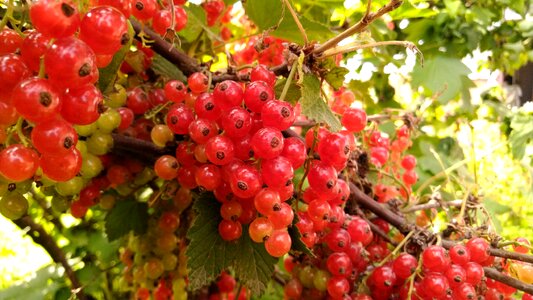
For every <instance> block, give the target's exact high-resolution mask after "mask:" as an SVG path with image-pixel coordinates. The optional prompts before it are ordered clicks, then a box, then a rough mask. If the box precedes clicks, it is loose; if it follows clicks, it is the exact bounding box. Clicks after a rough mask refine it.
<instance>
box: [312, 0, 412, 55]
mask: <svg viewBox="0 0 533 300" xmlns="http://www.w3.org/2000/svg"><path fill="white" fill-rule="evenodd" d="M368 1H369V3H370V1H371V0H368ZM402 2H403V0H390V1H389V3H387V4H386V5H385V6H382V7H381V8H380V9H379V10H378V11H376V12H375V13H372V12H370V9H369V5H368V4H367V10H366V13H365V15H364V16H363V17H362V18H361V20H359V22H357V23H356V24H355V25H353V26H352V27H350V28H348V29H346V30H345V31H343V32H341V33H340V34H339V35H337V36H336V37H334V38H331V39H329V40H328V41H326V42H325V43H324V44H322V45H320V47H318V48H316V49H315V50H313V53H315V54H321V53H323V52H324V51H326V50H327V49H329V48H331V47H334V46H336V45H337V44H338V43H339V42H340V41H342V40H344V39H345V38H347V37H349V36H351V35H354V34H356V33H359V32H361V31H363V30H365V28H366V27H368V25H370V23H372V22H374V21H375V20H376V19H377V18H379V17H381V16H383V15H384V14H386V13H388V12H391V11H393V10H395V9H396V8H398V7H399V6H400V5H401V4H402Z"/></svg>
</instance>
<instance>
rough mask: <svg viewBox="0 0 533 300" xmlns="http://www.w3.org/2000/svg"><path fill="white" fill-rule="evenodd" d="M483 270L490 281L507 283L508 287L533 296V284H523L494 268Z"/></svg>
mask: <svg viewBox="0 0 533 300" xmlns="http://www.w3.org/2000/svg"><path fill="white" fill-rule="evenodd" d="M483 270H484V271H485V276H487V277H488V278H490V279H493V280H496V281H499V282H501V283H505V284H506V285H508V286H512V287H514V288H515V289H517V290H521V291H523V292H526V293H528V294H533V284H527V283H525V282H522V281H520V280H518V279H516V278H513V277H511V276H508V275H505V274H503V273H501V272H499V271H498V270H496V269H494V268H488V267H484V268H483Z"/></svg>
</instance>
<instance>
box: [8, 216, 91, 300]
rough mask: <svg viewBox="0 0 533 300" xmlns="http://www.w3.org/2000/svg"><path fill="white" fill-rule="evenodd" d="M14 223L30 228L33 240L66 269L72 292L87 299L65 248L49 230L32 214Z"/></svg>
mask: <svg viewBox="0 0 533 300" xmlns="http://www.w3.org/2000/svg"><path fill="white" fill-rule="evenodd" d="M13 223H15V224H16V225H17V226H18V227H19V228H20V229H22V230H26V228H28V232H27V234H28V235H29V236H30V237H31V238H32V239H33V241H34V242H35V243H37V244H39V245H41V246H42V247H43V248H44V250H46V252H48V254H49V255H50V257H51V258H52V260H53V261H54V262H56V263H59V264H61V265H62V266H63V268H64V269H65V274H67V277H68V278H69V280H70V283H71V285H72V290H71V291H72V293H73V294H76V296H77V297H78V299H81V300H84V299H86V297H85V294H84V293H83V291H82V286H81V284H80V281H79V280H78V277H77V276H76V273H75V272H74V270H73V269H72V267H71V266H70V265H69V263H68V262H67V258H66V257H65V253H64V252H63V250H61V248H59V246H58V245H57V244H56V242H55V241H54V239H53V238H52V237H51V236H50V235H49V234H48V232H46V230H44V228H43V227H42V226H41V225H39V224H37V223H35V222H34V221H33V219H32V218H31V217H30V216H25V217H22V218H20V219H18V220H14V221H13Z"/></svg>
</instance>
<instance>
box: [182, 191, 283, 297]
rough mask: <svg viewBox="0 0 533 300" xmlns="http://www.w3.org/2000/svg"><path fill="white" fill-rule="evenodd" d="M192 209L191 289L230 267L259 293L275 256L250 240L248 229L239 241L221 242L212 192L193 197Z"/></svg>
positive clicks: (189, 261)
mask: <svg viewBox="0 0 533 300" xmlns="http://www.w3.org/2000/svg"><path fill="white" fill-rule="evenodd" d="M193 209H194V211H195V212H196V213H197V215H196V217H195V219H194V221H193V223H192V226H191V228H190V229H189V231H188V232H187V238H188V239H189V241H190V243H189V245H188V246H187V259H188V260H187V267H188V268H189V286H190V288H191V289H192V290H197V289H199V288H201V287H203V286H205V285H208V284H210V283H211V282H213V280H215V279H216V277H217V276H218V275H219V274H220V272H221V271H222V270H225V269H228V268H232V269H233V270H234V271H235V275H236V277H237V278H238V279H239V280H240V282H242V284H243V285H244V286H246V287H247V288H248V289H249V290H250V291H251V292H252V294H254V295H259V294H261V293H262V292H263V291H264V290H265V289H266V286H267V282H268V281H269V280H270V277H271V275H272V273H273V272H274V264H275V263H276V262H277V259H275V258H273V257H272V256H270V255H269V254H268V253H267V252H266V250H265V247H264V245H263V244H258V243H254V242H253V241H252V240H251V239H250V237H249V236H248V234H247V232H248V230H247V228H243V235H242V237H241V238H240V239H239V240H237V241H233V242H226V241H224V240H223V239H222V238H221V237H220V234H219V233H218V224H219V223H220V221H221V217H220V213H219V210H220V203H219V202H218V201H217V200H216V199H215V198H214V197H213V195H212V194H210V193H204V194H202V195H201V196H200V197H198V198H197V199H195V201H194V204H193Z"/></svg>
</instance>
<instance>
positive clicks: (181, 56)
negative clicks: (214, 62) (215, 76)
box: [130, 18, 202, 76]
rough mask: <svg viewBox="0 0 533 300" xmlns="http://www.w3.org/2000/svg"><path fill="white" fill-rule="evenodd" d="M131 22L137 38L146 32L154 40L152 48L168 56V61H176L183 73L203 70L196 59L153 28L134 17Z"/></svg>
mask: <svg viewBox="0 0 533 300" xmlns="http://www.w3.org/2000/svg"><path fill="white" fill-rule="evenodd" d="M130 22H131V25H132V26H133V29H134V30H135V33H136V37H137V39H139V40H140V35H139V34H140V33H141V32H144V34H145V35H147V36H148V38H149V39H150V40H152V41H153V43H152V44H151V47H152V49H153V50H154V51H155V52H157V53H158V54H159V55H161V56H163V57H164V58H166V59H167V60H168V61H170V62H172V63H174V64H175V65H176V66H177V67H178V68H179V69H180V70H181V71H182V72H183V74H185V76H189V75H191V74H192V73H195V72H200V71H202V67H201V66H200V65H199V64H198V61H197V60H196V59H194V58H192V57H189V56H188V55H187V54H185V53H183V52H180V51H179V50H178V49H176V48H175V47H173V46H172V44H170V43H169V42H167V41H165V40H164V39H163V38H162V37H161V36H160V35H159V34H157V33H156V32H154V31H153V30H152V29H150V28H148V27H147V26H143V24H141V23H139V22H138V21H137V20H135V19H133V18H131V19H130Z"/></svg>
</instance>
